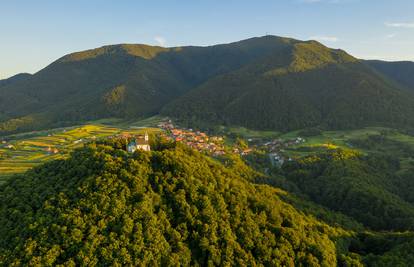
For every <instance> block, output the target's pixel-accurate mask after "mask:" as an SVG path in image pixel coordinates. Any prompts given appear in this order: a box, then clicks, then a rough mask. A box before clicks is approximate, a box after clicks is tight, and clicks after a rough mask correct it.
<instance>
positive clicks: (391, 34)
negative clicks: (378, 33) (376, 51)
mask: <svg viewBox="0 0 414 267" xmlns="http://www.w3.org/2000/svg"><path fill="white" fill-rule="evenodd" d="M396 35H397V34H396V33H390V34H387V35H385V39H392V38H394V37H395V36H396Z"/></svg>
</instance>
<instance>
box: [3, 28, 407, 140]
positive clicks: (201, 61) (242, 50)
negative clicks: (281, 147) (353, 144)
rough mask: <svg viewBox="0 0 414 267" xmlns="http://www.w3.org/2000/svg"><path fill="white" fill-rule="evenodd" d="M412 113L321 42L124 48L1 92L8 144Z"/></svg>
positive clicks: (80, 57) (63, 65)
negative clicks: (105, 127)
mask: <svg viewBox="0 0 414 267" xmlns="http://www.w3.org/2000/svg"><path fill="white" fill-rule="evenodd" d="M413 103H414V96H413V95H412V93H409V92H408V91H406V90H402V89H400V88H399V86H397V85H396V84H395V83H394V82H391V81H389V79H387V78H385V77H384V76H383V75H382V74H380V73H379V72H377V71H375V70H374V69H372V68H371V67H370V66H368V65H367V64H363V63H362V62H361V61H360V60H358V59H356V58H354V57H352V56H351V55H349V54H347V53H346V52H344V51H342V50H336V49H330V48H328V47H325V46H323V45H322V44H320V43H318V42H316V41H300V40H295V39H290V38H282V37H277V36H264V37H257V38H251V39H247V40H242V41H238V42H234V43H229V44H221V45H214V46H208V47H195V46H184V47H173V48H164V47H158V46H148V45H143V44H120V45H110V46H104V47H101V48H97V49H91V50H86V51H81V52H76V53H72V54H69V55H66V56H63V57H62V58H60V59H58V60H56V61H55V62H53V63H52V64H50V65H49V66H47V67H46V68H44V69H43V70H41V71H39V72H37V73H35V74H34V75H31V76H28V77H25V78H24V79H21V80H19V81H18V82H12V83H9V84H5V85H3V86H0V134H2V135H4V134H9V133H13V132H21V131H26V130H33V129H41V128H50V127H57V126H67V125H74V124H77V123H80V122H84V121H86V120H94V119H100V118H109V117H117V118H128V119H130V118H134V119H137V118H143V117H148V116H151V115H154V114H159V113H162V114H165V115H168V116H171V117H175V118H178V119H180V120H181V121H184V122H186V123H193V124H197V125H200V124H203V123H209V124H229V125H239V126H245V127H250V128H258V129H272V130H281V131H287V130H292V129H298V128H304V127H308V126H315V125H322V126H323V127H326V128H329V129H339V128H353V127H354V128H355V127H360V126H377V125H381V126H382V125H386V126H393V127H394V126H395V127H412V125H413V118H414V116H413V114H414V111H413V110H414V104H413Z"/></svg>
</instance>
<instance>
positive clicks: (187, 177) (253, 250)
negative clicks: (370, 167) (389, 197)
mask: <svg viewBox="0 0 414 267" xmlns="http://www.w3.org/2000/svg"><path fill="white" fill-rule="evenodd" d="M123 147H124V140H119V141H117V140H112V141H105V142H100V143H95V144H89V145H86V146H85V147H84V148H81V149H77V150H75V151H74V152H73V153H72V155H71V156H70V157H69V158H67V159H64V160H56V161H52V162H49V163H46V164H44V165H42V166H39V167H36V168H34V169H33V170H31V171H29V172H27V173H25V174H22V175H19V176H15V177H14V179H9V180H8V181H7V182H6V183H4V184H3V185H0V200H1V201H0V203H1V204H0V226H1V227H0V237H1V238H0V264H2V265H42V266H55V265H59V264H61V265H63V266H73V265H79V264H81V263H82V264H88V265H91V266H95V265H152V266H164V265H177V264H180V265H227V264H229V265H249V266H256V265H262V264H263V265H285V266H336V265H341V266H361V265H362V264H363V263H365V264H368V265H369V264H403V265H404V264H407V263H408V262H410V259H412V257H413V255H412V245H413V244H412V242H411V241H410V240H412V235H411V233H406V234H380V233H369V232H358V233H357V232H354V231H351V230H346V229H343V228H341V227H338V226H336V227H334V226H329V225H328V224H326V223H325V222H323V221H319V220H317V219H316V218H315V217H313V216H311V215H305V214H304V213H303V212H301V211H300V210H298V208H297V207H296V206H295V205H292V204H289V202H288V201H286V200H285V199H286V198H291V196H290V195H289V193H287V192H285V191H283V190H280V189H277V188H273V187H271V186H268V185H258V184H255V183H253V181H254V180H255V179H257V178H259V177H261V176H262V174H260V173H257V172H256V171H254V170H252V169H251V168H250V167H248V166H247V165H245V164H244V163H243V162H242V161H241V160H240V159H239V158H237V157H229V158H223V159H222V160H217V159H212V158H209V157H207V156H205V155H202V154H200V153H198V152H196V151H194V150H191V149H189V148H186V147H184V146H182V145H179V144H174V143H169V142H164V141H161V142H159V143H155V144H153V146H152V147H154V149H155V150H154V151H151V152H143V151H137V152H135V153H134V154H128V153H127V152H126V151H125V150H124V149H122V148H123ZM311 206H312V205H311ZM378 244H379V245H378Z"/></svg>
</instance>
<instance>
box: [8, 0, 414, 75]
mask: <svg viewBox="0 0 414 267" xmlns="http://www.w3.org/2000/svg"><path fill="white" fill-rule="evenodd" d="M266 34H272V35H280V36H287V37H294V38H298V39H304V40H307V39H317V40H319V41H321V42H322V43H324V44H325V45H327V46H329V47H335V48H342V49H345V50H346V51H348V52H349V53H351V54H352V55H354V56H357V57H359V58H378V59H385V60H413V61H414V1H413V0H250V1H248V0H237V1H236V0H220V1H218V0H217V1H215V0H210V1H207V0H205V1H202V0H181V1H179V0H164V1H162V0H151V1H150V0H147V1H139V0H136V1H132V0H131V1H128V0H118V1H115V0H112V1H109V0H67V1H63V0H38V1H29V0H26V1H24V0H1V1H0V36H1V39H0V79H1V78H6V77H9V76H11V75H13V74H16V73H19V72H30V73H34V72H36V71H38V70H40V69H41V68H44V67H45V66H47V65H48V64H50V63H51V62H52V61H54V60H56V59H58V58H59V57H61V56H63V55H65V54H67V53H70V52H74V51H79V50H84V49H89V48H95V47H99V46H102V45H107V44H116V43H146V44H154V45H155V44H158V45H163V46H180V45H212V44H217V43H227V42H232V41H237V40H241V39H246V38H250V37H254V36H262V35H266Z"/></svg>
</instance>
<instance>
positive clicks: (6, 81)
mask: <svg viewBox="0 0 414 267" xmlns="http://www.w3.org/2000/svg"><path fill="white" fill-rule="evenodd" d="M31 76H32V75H31V74H29V73H19V74H16V75H14V76H12V77H10V78H7V79H4V80H0V87H2V86H6V85H10V84H13V83H16V82H19V81H23V80H26V79H29V78H30V77H31Z"/></svg>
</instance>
